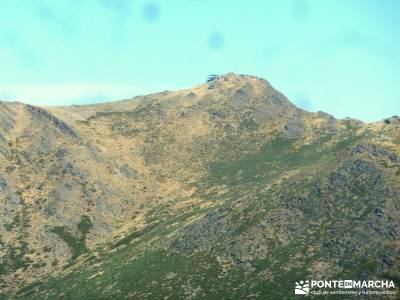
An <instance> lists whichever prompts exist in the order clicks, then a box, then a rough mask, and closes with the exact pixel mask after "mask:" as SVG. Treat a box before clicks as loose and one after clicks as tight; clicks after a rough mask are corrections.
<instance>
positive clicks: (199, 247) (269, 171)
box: [0, 74, 400, 299]
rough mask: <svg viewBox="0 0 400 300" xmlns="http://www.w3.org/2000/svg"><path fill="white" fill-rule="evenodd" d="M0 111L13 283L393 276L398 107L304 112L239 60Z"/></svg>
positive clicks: (236, 290) (120, 288) (131, 291)
mask: <svg viewBox="0 0 400 300" xmlns="http://www.w3.org/2000/svg"><path fill="white" fill-rule="evenodd" d="M0 116H1V123H0V130H1V131H0V150H1V152H0V159H1V169H0V189H1V190H2V193H1V196H0V205H1V206H2V210H1V211H3V216H2V218H1V221H0V225H1V226H0V236H1V241H0V247H1V248H0V251H1V252H0V253H1V255H0V259H1V261H0V272H1V274H2V276H1V282H0V284H2V286H1V291H2V292H3V294H4V295H5V296H7V297H8V296H9V297H17V298H21V299H24V298H26V299H31V298H32V297H34V295H35V296H36V297H38V298H40V299H46V298H48V299H71V298H72V299H110V298H112V299H124V298H138V299H154V298H156V299H158V298H166V299H168V298H170V299H176V298H193V299H196V298H197V299H221V298H228V299H242V298H245V297H247V298H263V297H264V298H265V297H269V298H284V297H288V295H291V291H292V290H293V285H294V281H296V280H299V279H304V278H322V279H326V278H344V277H346V278H355V279H356V278H359V279H362V278H367V279H371V278H378V279H381V278H390V279H394V280H396V281H397V283H399V282H398V281H399V272H398V270H399V269H400V268H399V244H398V233H399V230H400V228H399V226H400V224H399V219H400V218H399V191H400V158H399V154H400V132H399V127H400V121H399V119H398V118H396V117H393V118H391V119H387V120H385V121H384V122H377V123H374V124H363V123H361V122H359V121H356V120H351V119H345V120H336V119H334V118H333V117H331V116H329V115H327V114H324V113H309V112H305V111H303V110H300V109H298V108H296V107H295V106H294V105H293V104H291V103H290V102H289V101H288V100H287V99H286V98H285V97H284V96H283V95H282V94H280V93H279V92H278V91H276V90H274V89H273V88H272V86H271V85H270V84H269V83H268V82H267V81H265V80H262V79H259V78H256V77H251V76H237V75H234V74H228V75H225V76H221V77H220V78H218V79H217V80H214V81H211V82H208V83H207V84H205V85H201V86H198V87H195V88H193V89H190V90H184V91H178V92H163V93H158V94H154V95H148V96H141V97H137V98H134V99H132V100H124V101H119V102H115V103H107V104H99V105H89V106H75V107H58V108H37V107H33V106H27V105H23V104H19V103H1V106H0ZM48 276H50V277H48Z"/></svg>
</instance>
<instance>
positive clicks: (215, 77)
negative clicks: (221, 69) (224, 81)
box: [206, 74, 219, 82]
mask: <svg viewBox="0 0 400 300" xmlns="http://www.w3.org/2000/svg"><path fill="white" fill-rule="evenodd" d="M218 78H219V75H217V74H211V75H208V77H207V81H206V82H211V81H214V80H217V79H218Z"/></svg>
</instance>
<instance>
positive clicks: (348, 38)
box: [0, 0, 400, 121]
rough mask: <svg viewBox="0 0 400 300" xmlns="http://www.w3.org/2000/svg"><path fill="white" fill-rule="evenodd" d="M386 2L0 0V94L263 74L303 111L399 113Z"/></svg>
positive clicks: (397, 25) (394, 30)
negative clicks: (226, 75) (229, 73)
mask: <svg viewBox="0 0 400 300" xmlns="http://www.w3.org/2000/svg"><path fill="white" fill-rule="evenodd" d="M399 13H400V1H397V0H375V1H372V0H347V1H342V0H335V1H333V0H332V1H328V0H326V1H322V0H313V1H311V0H279V1H278V0H276V1H268V0H235V1H232V0H229V1H227V0H164V1H162V0H158V1H157V0H154V1H146V0H144V1H139V0H57V1H54V0H19V1H15V0H0V99H2V100H19V101H23V102H28V103H32V104H41V105H65V104H84V103H94V102H101V101H106V100H117V99H121V98H130V97H132V96H135V95H138V94H145V93H150V92H156V91H162V90H174V89H181V88H188V87H191V86H193V85H196V84H199V83H201V82H203V81H204V80H205V78H206V76H207V75H208V74H210V73H218V74H224V73H228V72H237V73H244V74H251V75H256V76H260V77H263V78H266V79H267V80H268V81H270V82H271V83H272V84H273V85H274V86H275V87H276V88H277V89H279V90H280V91H282V92H283V93H284V94H285V95H287V96H288V97H289V99H290V100H291V101H292V102H294V103H296V104H297V105H299V106H300V107H302V108H305V109H307V110H311V111H317V110H322V111H326V112H329V113H331V114H333V115H334V116H335V117H340V118H341V117H346V116H349V117H354V118H358V119H362V120H365V121H375V120H378V119H382V118H385V117H388V116H391V115H394V114H400V80H399V79H400V38H399V37H400V18H399V17H398V15H399Z"/></svg>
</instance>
